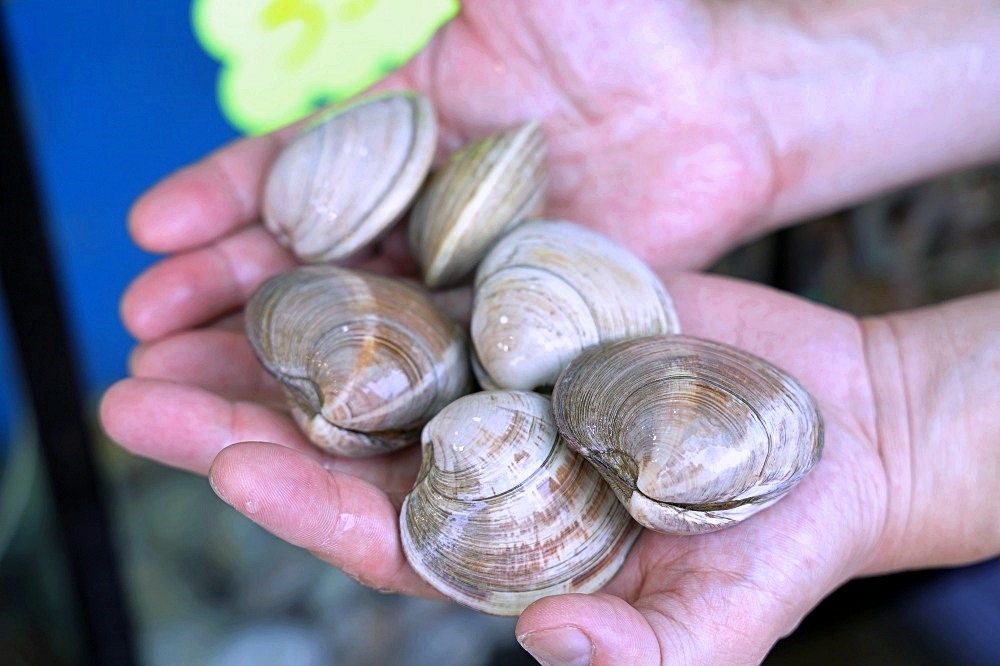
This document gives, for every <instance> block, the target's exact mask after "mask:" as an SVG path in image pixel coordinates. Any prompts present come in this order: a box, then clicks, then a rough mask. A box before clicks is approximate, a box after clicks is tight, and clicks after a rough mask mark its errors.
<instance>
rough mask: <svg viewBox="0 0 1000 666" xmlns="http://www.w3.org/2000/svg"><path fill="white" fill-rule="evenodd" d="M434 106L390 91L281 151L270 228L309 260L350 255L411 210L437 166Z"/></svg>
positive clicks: (270, 199)
mask: <svg viewBox="0 0 1000 666" xmlns="http://www.w3.org/2000/svg"><path fill="white" fill-rule="evenodd" d="M436 144H437V122H436V121H435V119H434V109H433V107H432V106H431V103H430V101H429V100H427V99H426V98H425V97H422V96H420V95H418V94H415V93H409V92H406V93H389V94H383V95H377V96H373V97H368V98H363V99H361V100H360V101H358V102H355V103H352V104H350V105H349V106H344V107H335V108H333V109H331V110H330V111H328V112H327V113H326V114H324V115H321V116H320V117H319V118H318V119H317V121H315V122H314V123H313V124H312V125H310V126H309V127H308V128H307V129H306V130H305V131H303V132H302V133H301V134H300V135H299V136H297V137H296V138H295V139H294V140H293V141H292V142H291V143H289V144H288V146H287V147H285V149H284V150H283V151H282V152H281V153H280V155H279V156H278V158H277V160H276V161H275V163H274V165H273V166H272V167H271V170H270V171H269V174H268V178H267V182H266V184H265V188H264V201H263V217H264V224H265V225H266V226H267V228H268V229H269V230H270V231H271V232H272V233H273V234H275V236H277V238H278V240H279V241H280V242H282V243H283V244H284V245H286V246H288V247H289V248H291V250H292V251H293V252H294V253H295V255H296V256H298V257H299V259H301V260H303V261H307V262H319V261H328V260H333V259H339V258H342V257H346V256H348V255H350V254H352V253H354V252H355V251H357V250H358V249H360V248H362V247H363V246H365V245H367V244H368V243H370V242H371V241H373V240H375V239H376V238H377V237H379V236H380V235H381V234H382V233H383V232H384V231H385V230H386V229H388V228H389V227H390V226H391V225H392V223H393V222H394V221H395V220H396V219H397V218H398V217H399V216H400V215H401V214H402V213H403V211H404V210H405V209H406V208H407V207H408V206H409V205H410V203H411V201H412V200H413V198H414V196H415V195H416V192H417V190H418V189H419V188H420V185H421V184H422V183H423V181H424V178H425V177H426V175H427V173H428V171H429V170H430V167H431V161H432V160H433V158H434V152H435V150H436Z"/></svg>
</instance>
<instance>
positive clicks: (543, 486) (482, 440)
mask: <svg viewBox="0 0 1000 666" xmlns="http://www.w3.org/2000/svg"><path fill="white" fill-rule="evenodd" d="M421 441H422V449H423V456H424V459H423V465H422V467H421V470H420V475H419V477H418V479H417V482H416V484H415V486H414V488H413V491H412V492H411V493H410V494H409V495H408V496H407V498H406V500H405V501H404V502H403V508H402V512H401V514H400V533H401V536H402V543H403V550H404V552H405V554H406V557H407V559H408V560H409V562H410V564H411V565H412V566H413V568H414V569H415V570H416V571H417V573H418V574H419V575H420V576H421V577H422V578H424V580H426V581H427V582H429V583H430V584H431V585H432V586H433V587H435V588H436V589H437V590H438V591H440V592H441V593H442V594H444V595H445V596H447V597H449V598H450V599H453V600H454V601H457V602H458V603H461V604H463V605H465V606H468V607H470V608H474V609H476V610H480V611H484V612H487V613H493V614H497V615H516V614H518V613H520V612H521V611H522V610H524V608H525V607H526V606H527V605H528V604H530V603H531V602H533V601H535V600H536V599H539V598H541V597H544V596H547V595H551V594H562V593H567V592H592V591H595V590H598V589H599V588H601V587H602V586H603V585H604V584H605V583H606V582H607V581H608V580H609V579H610V578H611V577H612V576H613V575H614V574H615V572H616V571H617V570H618V568H619V567H620V566H621V564H622V562H623V561H624V560H625V556H626V555H627V554H628V551H629V548H630V547H631V545H632V543H633V541H634V540H635V538H636V536H638V533H639V531H640V530H639V526H638V525H637V524H636V523H635V522H634V521H632V519H631V518H629V516H628V513H626V512H625V510H624V509H623V508H622V506H621V505H620V504H619V503H618V501H617V500H616V499H615V496H614V494H613V493H612V492H611V489H610V488H608V486H607V484H605V483H604V482H603V481H602V480H601V477H600V475H599V474H598V473H597V472H596V471H595V470H594V469H593V468H592V467H591V466H590V465H588V464H587V463H586V462H585V461H584V460H583V459H582V458H580V457H578V456H576V455H575V454H574V453H573V452H572V451H570V450H569V448H568V447H567V446H566V444H565V442H564V441H563V440H562V438H561V437H559V435H558V432H557V431H556V428H555V424H554V423H553V421H552V416H551V411H550V405H549V400H548V398H546V397H544V396H541V395H538V394H534V393H528V392H517V391H497V392H482V393H474V394H471V395H468V396H465V397H463V398H460V399H459V400H456V401H455V402H454V403H452V404H450V405H448V406H447V407H446V408H444V409H443V410H441V412H440V413H439V414H438V415H437V416H435V417H434V418H433V419H432V420H431V421H430V422H429V423H428V424H427V426H426V427H425V428H424V432H423V436H422V440H421Z"/></svg>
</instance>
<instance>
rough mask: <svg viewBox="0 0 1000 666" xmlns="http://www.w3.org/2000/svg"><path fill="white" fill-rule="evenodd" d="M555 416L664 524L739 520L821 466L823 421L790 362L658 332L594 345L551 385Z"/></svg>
mask: <svg viewBox="0 0 1000 666" xmlns="http://www.w3.org/2000/svg"><path fill="white" fill-rule="evenodd" d="M552 405H553V411H554V414H555V419H556V423H557V424H558V427H559V430H560V432H561V433H562V434H563V436H564V437H565V438H566V440H567V441H568V442H569V444H570V445H571V446H572V447H573V448H574V450H576V451H578V452H579V453H580V454H581V455H583V456H584V457H586V458H587V459H588V460H589V461H590V462H591V463H593V464H594V466H595V467H596V468H597V469H598V470H599V471H600V473H601V474H602V475H603V476H604V478H605V479H606V480H607V481H608V482H609V484H610V485H611V487H612V488H613V489H614V491H615V493H616V494H617V495H618V498H619V499H620V500H621V501H622V503H623V504H624V505H625V506H626V507H628V510H629V512H630V513H631V514H632V516H633V517H634V518H635V519H636V520H637V521H639V522H640V523H642V524H643V525H644V526H646V527H648V528H650V529H654V530H658V531H661V532H667V533H675V534H693V533H700V532H708V531H712V530H716V529H720V528H723V527H726V526H728V525H732V524H734V523H737V522H739V521H741V520H743V519H745V518H747V517H749V516H751V515H753V514H755V513H757V512H758V511H760V510H761V509H763V508H765V507H767V506H769V505H770V504H772V503H774V502H775V501H777V500H778V499H780V498H781V497H783V496H784V495H785V494H786V493H788V492H789V490H791V488H792V487H793V486H795V484H796V483H798V482H799V481H800V480H801V479H802V478H803V476H804V475H805V474H806V473H807V472H808V471H809V470H810V469H811V468H812V467H813V465H815V464H816V462H817V461H818V460H819V458H820V453H821V451H822V448H823V422H822V419H821V417H820V414H819V411H818V410H817V408H816V404H815V402H814V401H813V399H812V397H811V396H810V395H809V394H808V393H807V392H806V390H805V389H804V388H802V386H801V385H800V384H799V383H798V382H797V381H795V380H794V379H793V378H792V377H790V376H789V375H788V374H786V373H785V372H783V371H781V370H779V369H778V368H776V367H774V366H772V365H771V364H769V363H767V362H766V361H764V360H762V359H760V358H757V357H756V356H753V355H751V354H748V353H746V352H743V351H741V350H739V349H736V348H734V347H730V346H728V345H723V344H720V343H718V342H710V341H708V340H701V339H698V338H692V337H687V336H654V337H647V338H640V339H636V340H627V341H623V342H618V343H614V344H610V345H606V346H602V347H598V348H594V349H592V350H588V351H586V352H584V353H583V354H581V355H580V356H579V357H578V358H576V359H575V360H574V361H573V362H571V363H570V364H569V365H568V366H567V367H566V369H565V370H564V371H563V373H562V374H561V376H560V377H559V380H558V381H557V382H556V385H555V388H554V390H553V393H552Z"/></svg>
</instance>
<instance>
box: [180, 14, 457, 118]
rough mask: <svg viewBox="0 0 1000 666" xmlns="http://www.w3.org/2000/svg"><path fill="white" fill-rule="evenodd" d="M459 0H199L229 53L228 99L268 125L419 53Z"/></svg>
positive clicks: (224, 87)
mask: <svg viewBox="0 0 1000 666" xmlns="http://www.w3.org/2000/svg"><path fill="white" fill-rule="evenodd" d="M457 12H458V0H194V3H193V4H192V7H191V19H192V24H193V25H194V31H195V35H196V36H197V38H198V41H199V42H200V43H201V45H202V47H203V48H204V49H205V50H206V51H207V52H208V53H209V54H210V55H211V56H212V57H214V58H215V59H217V60H218V61H219V64H220V71H219V79H218V97H219V105H220V107H221V109H222V113H223V115H224V116H225V117H226V119H227V120H228V121H229V122H230V123H232V125H233V126H234V127H236V128H237V129H239V130H240V131H243V132H246V133H249V134H258V133H262V132H267V131H269V130H272V129H274V128H276V127H280V126H282V125H284V124H287V123H289V122H291V121H293V120H296V119H298V118H301V117H302V116H304V115H305V114H307V113H309V112H310V111H312V110H314V109H316V108H317V107H318V106H320V105H322V104H326V103H329V102H333V101H336V100H339V99H343V98H345V97H349V96H350V95H353V94H355V93H357V92H359V91H361V90H363V89H364V88H366V87H368V86H369V85H371V84H372V83H374V82H375V81H377V80H379V79H380V78H382V77H383V76H385V75H386V74H388V73H389V72H391V71H392V70H394V69H396V68H397V67H399V66H400V65H402V64H403V63H404V62H406V61H407V60H409V59H410V58H411V57H412V56H413V55H414V54H415V53H416V52H417V51H419V50H420V49H421V48H423V46H424V44H426V43H427V40H429V39H430V37H431V36H432V35H433V34H434V32H435V31H436V30H437V29H438V28H439V27H441V25H443V24H444V23H445V22H447V21H448V20H449V19H451V18H452V17H453V16H455V14H456V13H457Z"/></svg>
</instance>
